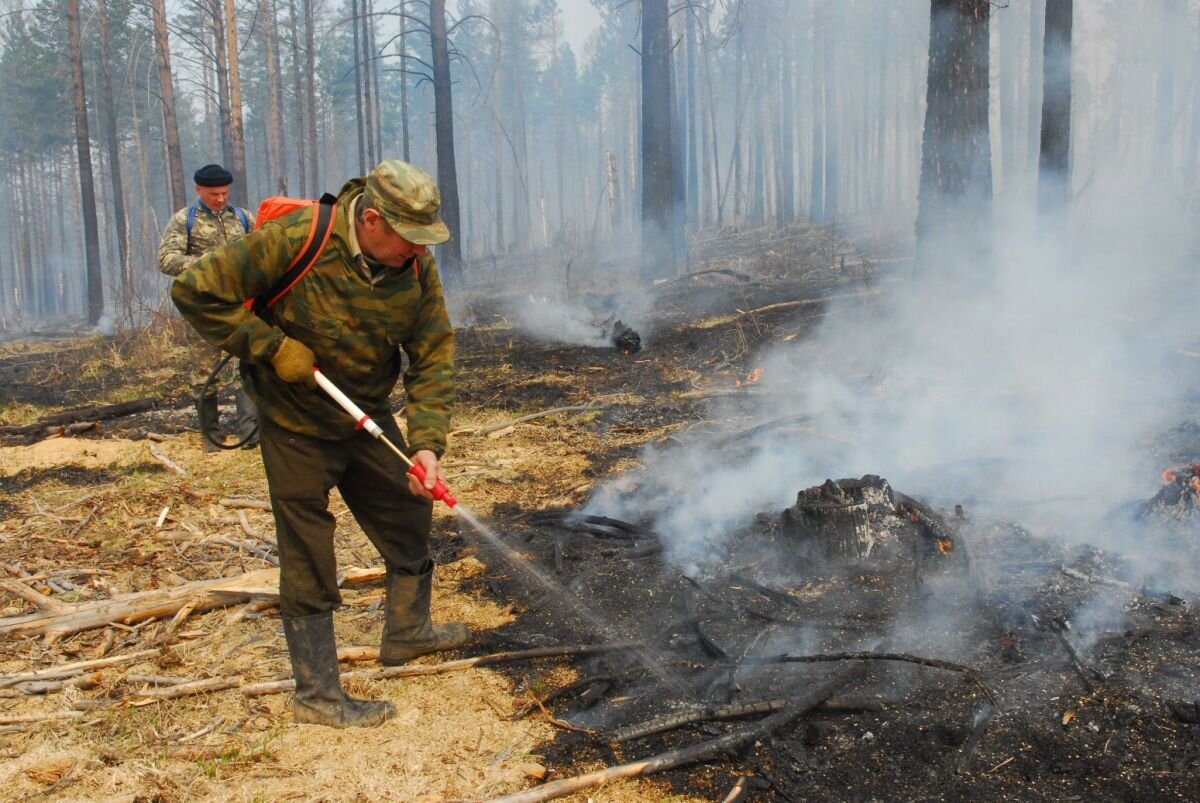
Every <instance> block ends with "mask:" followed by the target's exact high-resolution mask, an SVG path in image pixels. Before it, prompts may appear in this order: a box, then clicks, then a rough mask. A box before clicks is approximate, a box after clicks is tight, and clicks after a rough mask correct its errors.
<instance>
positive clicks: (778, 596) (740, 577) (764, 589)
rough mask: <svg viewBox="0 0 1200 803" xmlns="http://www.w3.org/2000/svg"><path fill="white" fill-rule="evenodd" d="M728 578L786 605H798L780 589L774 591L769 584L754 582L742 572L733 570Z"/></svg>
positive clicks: (798, 605)
mask: <svg viewBox="0 0 1200 803" xmlns="http://www.w3.org/2000/svg"><path fill="white" fill-rule="evenodd" d="M729 579H730V580H733V581H735V582H738V583H741V584H742V585H744V586H746V587H747V588H752V589H754V590H755V591H757V592H758V593H760V594H762V595H763V596H764V597H766V598H767V599H770V600H774V601H775V602H781V603H783V604H784V605H788V606H790V607H792V608H799V607H800V603H798V602H796V600H794V599H792V598H791V597H789V596H788V595H787V594H785V593H783V592H782V591H776V590H775V589H773V588H771V587H769V586H765V585H763V584H762V583H758V582H755V581H754V580H752V579H750V578H749V577H747V576H745V575H744V574H739V573H737V572H734V573H733V574H731V575H729Z"/></svg>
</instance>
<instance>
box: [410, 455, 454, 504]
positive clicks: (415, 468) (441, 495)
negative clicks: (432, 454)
mask: <svg viewBox="0 0 1200 803" xmlns="http://www.w3.org/2000/svg"><path fill="white" fill-rule="evenodd" d="M408 473H409V474H411V475H413V476H414V477H416V478H417V482H419V483H421V484H422V485H424V484H425V467H424V466H422V465H421V464H420V463H413V464H412V468H410V469H409V470H408ZM429 493H430V494H432V495H433V498H434V499H437V500H440V501H442V502H445V503H446V507H454V506H455V505H457V504H458V500H457V499H455V498H454V494H452V493H450V489H449V488H447V487H446V483H444V482H442V481H441V479H438V481H437V482H435V483H434V484H433V489H432V490H431V491H430V492H429Z"/></svg>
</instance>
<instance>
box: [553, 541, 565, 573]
mask: <svg viewBox="0 0 1200 803" xmlns="http://www.w3.org/2000/svg"><path fill="white" fill-rule="evenodd" d="M554 571H556V572H558V573H559V574H562V573H563V571H564V567H563V545H562V539H561V538H559V537H558V536H555V537H554Z"/></svg>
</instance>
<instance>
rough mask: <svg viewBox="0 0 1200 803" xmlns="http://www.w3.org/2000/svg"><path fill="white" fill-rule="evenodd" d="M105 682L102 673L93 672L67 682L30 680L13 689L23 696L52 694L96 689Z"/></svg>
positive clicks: (18, 684) (69, 679)
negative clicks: (71, 690) (67, 690)
mask: <svg viewBox="0 0 1200 803" xmlns="http://www.w3.org/2000/svg"><path fill="white" fill-rule="evenodd" d="M103 681H104V675H103V673H101V672H91V673H89V674H86V675H79V676H78V677H73V678H67V679H66V680H29V681H26V682H24V683H17V684H15V685H14V686H13V687H12V688H13V689H14V690H16V691H19V692H21V693H22V694H50V693H51V692H56V691H62V690H63V689H94V688H96V687H97V686H99V685H100V684H101V683H102V682H103Z"/></svg>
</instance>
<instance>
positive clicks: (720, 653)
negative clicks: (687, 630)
mask: <svg viewBox="0 0 1200 803" xmlns="http://www.w3.org/2000/svg"><path fill="white" fill-rule="evenodd" d="M692 630H694V631H696V637H697V638H698V639H700V647H701V648H702V649H703V650H704V651H705V652H706V653H708V654H709V655H711V656H712V657H713V658H728V657H729V653H728V652H726V651H725V649H724V648H723V647H722V646H721V645H720V644H718V643H717V642H716V641H714V640H713V638H712V636H710V635H708V634H707V633H705V632H704V628H703V627H702V626H701V624H700V622H699V621H695V622H692Z"/></svg>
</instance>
